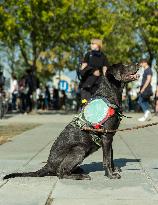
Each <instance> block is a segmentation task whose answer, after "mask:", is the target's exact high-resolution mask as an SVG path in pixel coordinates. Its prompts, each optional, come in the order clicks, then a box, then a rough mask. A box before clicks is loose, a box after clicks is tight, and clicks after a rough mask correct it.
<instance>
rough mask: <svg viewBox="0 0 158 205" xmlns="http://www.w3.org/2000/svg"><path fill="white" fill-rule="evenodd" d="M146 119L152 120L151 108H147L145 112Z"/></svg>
mask: <svg viewBox="0 0 158 205" xmlns="http://www.w3.org/2000/svg"><path fill="white" fill-rule="evenodd" d="M144 116H145V118H146V120H151V112H150V111H149V110H147V111H146V112H145V114H144Z"/></svg>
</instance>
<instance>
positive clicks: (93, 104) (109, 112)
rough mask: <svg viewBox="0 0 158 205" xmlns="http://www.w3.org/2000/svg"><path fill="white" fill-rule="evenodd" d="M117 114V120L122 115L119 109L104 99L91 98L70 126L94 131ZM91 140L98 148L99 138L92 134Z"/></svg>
mask: <svg viewBox="0 0 158 205" xmlns="http://www.w3.org/2000/svg"><path fill="white" fill-rule="evenodd" d="M115 114H117V116H118V117H119V119H120V118H121V117H122V114H121V113H120V112H119V107H118V106H117V105H115V104H111V103H110V102H109V101H108V100H107V99H106V98H104V97H95V98H91V99H90V100H89V101H88V102H87V103H86V104H85V105H84V106H83V108H82V110H81V112H80V113H79V114H78V115H76V116H75V117H74V119H73V120H72V122H71V124H72V125H77V126H78V127H79V128H80V129H82V128H83V127H84V126H86V127H93V128H95V129H99V128H101V126H102V125H103V123H104V122H106V121H107V120H108V119H109V118H110V117H112V116H113V115H115ZM92 140H93V141H94V142H95V143H96V144H97V145H99V146H101V144H100V143H99V141H100V138H99V137H98V135H95V134H94V133H93V136H92Z"/></svg>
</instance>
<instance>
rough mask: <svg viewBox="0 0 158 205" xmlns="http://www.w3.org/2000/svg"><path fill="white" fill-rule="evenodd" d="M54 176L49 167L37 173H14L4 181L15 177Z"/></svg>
mask: <svg viewBox="0 0 158 205" xmlns="http://www.w3.org/2000/svg"><path fill="white" fill-rule="evenodd" d="M49 175H53V174H52V173H51V172H50V170H49V169H48V167H47V166H44V167H42V168H41V169H39V170H38V171H36V172H23V173H12V174H8V175H6V176H5V177H3V179H9V178H15V177H44V176H49Z"/></svg>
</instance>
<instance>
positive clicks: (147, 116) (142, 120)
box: [138, 110, 151, 122]
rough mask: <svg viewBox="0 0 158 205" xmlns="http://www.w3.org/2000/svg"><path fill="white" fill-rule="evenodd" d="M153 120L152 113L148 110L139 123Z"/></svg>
mask: <svg viewBox="0 0 158 205" xmlns="http://www.w3.org/2000/svg"><path fill="white" fill-rule="evenodd" d="M150 119H151V112H150V111H149V110H147V111H146V112H145V114H144V116H143V117H141V118H139V119H138V121H139V122H144V121H146V120H150Z"/></svg>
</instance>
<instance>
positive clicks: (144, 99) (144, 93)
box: [138, 59, 153, 122]
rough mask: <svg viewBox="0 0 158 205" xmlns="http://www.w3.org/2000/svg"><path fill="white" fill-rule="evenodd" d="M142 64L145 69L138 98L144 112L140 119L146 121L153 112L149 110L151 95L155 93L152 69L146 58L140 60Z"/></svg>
mask: <svg viewBox="0 0 158 205" xmlns="http://www.w3.org/2000/svg"><path fill="white" fill-rule="evenodd" d="M139 64H140V66H141V67H142V68H143V69H144V73H143V78H142V83H141V86H140V95H139V98H138V104H139V105H140V107H141V108H142V110H143V112H144V116H143V117H141V118H139V119H138V121H140V122H144V121H145V120H148V119H150V117H151V112H150V110H149V101H150V97H151V96H152V95H153V92H152V86H151V80H152V70H151V68H150V66H149V64H148V61H147V60H146V59H143V60H141V61H140V63H139Z"/></svg>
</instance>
